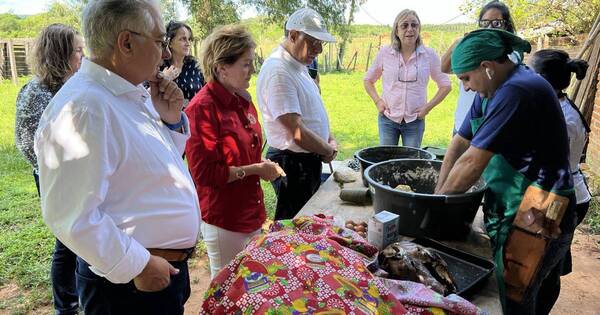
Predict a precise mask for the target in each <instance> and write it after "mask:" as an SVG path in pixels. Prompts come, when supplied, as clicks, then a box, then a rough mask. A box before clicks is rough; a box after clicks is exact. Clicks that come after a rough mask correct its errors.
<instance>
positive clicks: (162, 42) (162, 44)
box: [124, 29, 169, 50]
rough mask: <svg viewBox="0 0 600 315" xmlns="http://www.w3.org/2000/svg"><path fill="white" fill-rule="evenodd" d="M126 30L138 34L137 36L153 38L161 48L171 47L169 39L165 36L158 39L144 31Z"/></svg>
mask: <svg viewBox="0 0 600 315" xmlns="http://www.w3.org/2000/svg"><path fill="white" fill-rule="evenodd" d="M124 31H128V32H129V33H131V34H133V35H137V36H142V37H146V38H148V39H151V40H153V41H154V42H155V43H157V44H159V45H160V48H161V49H163V50H164V49H167V48H169V39H168V38H167V37H166V36H165V37H164V38H163V39H162V40H157V39H156V38H153V37H151V36H149V35H146V34H143V33H139V32H134V31H132V30H127V29H126V30H124Z"/></svg>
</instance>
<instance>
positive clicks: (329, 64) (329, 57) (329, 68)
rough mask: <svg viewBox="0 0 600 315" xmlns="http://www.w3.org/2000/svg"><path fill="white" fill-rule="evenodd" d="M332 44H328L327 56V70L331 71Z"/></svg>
mask: <svg viewBox="0 0 600 315" xmlns="http://www.w3.org/2000/svg"><path fill="white" fill-rule="evenodd" d="M333 45H334V44H333V43H331V44H329V56H328V59H329V60H328V61H329V62H328V65H327V72H329V71H331V46H333Z"/></svg>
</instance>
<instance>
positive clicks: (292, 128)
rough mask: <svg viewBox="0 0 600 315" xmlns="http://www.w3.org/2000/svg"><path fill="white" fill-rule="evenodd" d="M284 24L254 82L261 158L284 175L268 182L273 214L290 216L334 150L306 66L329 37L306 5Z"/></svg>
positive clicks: (314, 184)
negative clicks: (263, 145) (263, 146)
mask: <svg viewBox="0 0 600 315" xmlns="http://www.w3.org/2000/svg"><path fill="white" fill-rule="evenodd" d="M285 28H286V31H287V35H286V38H285V40H284V42H283V43H282V44H281V45H280V46H279V47H277V48H275V50H274V51H273V53H272V54H271V55H270V56H269V58H267V60H266V61H265V63H264V64H263V65H262V67H261V69H260V73H259V74H258V80H257V83H256V94H257V99H258V104H259V106H260V111H261V113H262V116H263V121H264V126H265V132H266V135H267V142H268V143H269V150H268V151H267V158H268V159H270V160H272V161H273V162H277V163H278V164H279V165H280V166H281V167H282V168H283V170H284V171H285V173H286V175H287V176H286V177H284V178H278V179H276V180H275V181H273V182H272V184H273V188H274V189H275V193H276V194H277V206H276V209H275V220H281V219H291V218H293V217H294V216H295V215H296V214H297V213H298V211H300V209H301V208H302V207H303V206H304V204H305V203H306V202H307V201H308V200H309V199H310V197H312V195H313V194H314V193H315V192H316V191H317V189H318V188H319V185H320V184H321V169H322V167H321V162H322V161H323V162H325V163H327V162H331V161H332V160H333V159H334V158H335V156H336V154H337V143H336V141H335V139H334V137H333V135H332V134H331V130H330V128H329V119H328V117H327V112H326V111H325V106H324V105H323V100H322V99H321V94H320V92H319V87H318V86H317V85H316V83H315V81H314V80H313V79H312V78H311V77H310V75H309V73H308V69H307V68H306V66H308V65H310V64H311V63H312V62H313V60H314V59H315V58H316V57H317V55H319V54H320V53H321V52H322V51H323V42H335V38H334V37H333V36H332V35H331V34H329V32H327V29H326V27H325V23H324V22H323V18H322V17H321V15H319V13H317V12H316V11H315V10H313V9H310V8H302V9H299V10H297V11H296V12H294V13H293V14H292V15H291V16H290V17H289V18H288V20H287V22H286V25H285Z"/></svg>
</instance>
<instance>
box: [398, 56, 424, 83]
mask: <svg viewBox="0 0 600 315" xmlns="http://www.w3.org/2000/svg"><path fill="white" fill-rule="evenodd" d="M415 54H416V56H415V63H414V67H415V72H414V74H415V76H414V78H412V75H411V76H410V77H411V78H407V80H404V79H402V76H401V74H402V71H400V69H401V68H402V63H401V62H400V60H398V82H403V83H412V82H417V81H419V54H417V53H415ZM400 58H402V56H400ZM408 74H410V71H408V66H405V67H404V76H405V77H406V76H407V75H408Z"/></svg>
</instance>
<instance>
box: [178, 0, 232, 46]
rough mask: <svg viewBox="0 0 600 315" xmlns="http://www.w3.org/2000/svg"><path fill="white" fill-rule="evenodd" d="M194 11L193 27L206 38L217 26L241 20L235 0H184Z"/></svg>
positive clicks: (198, 35) (199, 35) (201, 36)
mask: <svg viewBox="0 0 600 315" xmlns="http://www.w3.org/2000/svg"><path fill="white" fill-rule="evenodd" d="M182 3H183V4H184V5H185V6H187V7H188V9H189V11H190V12H192V17H193V19H192V22H191V23H190V24H191V25H192V28H193V29H194V30H195V31H196V36H197V37H199V38H204V37H206V35H208V34H209V33H210V32H211V31H212V30H213V29H214V28H215V27H216V26H219V25H225V24H231V23H236V22H238V21H239V20H240V18H239V15H238V13H237V11H236V7H237V4H238V3H237V2H236V1H234V0H182Z"/></svg>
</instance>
